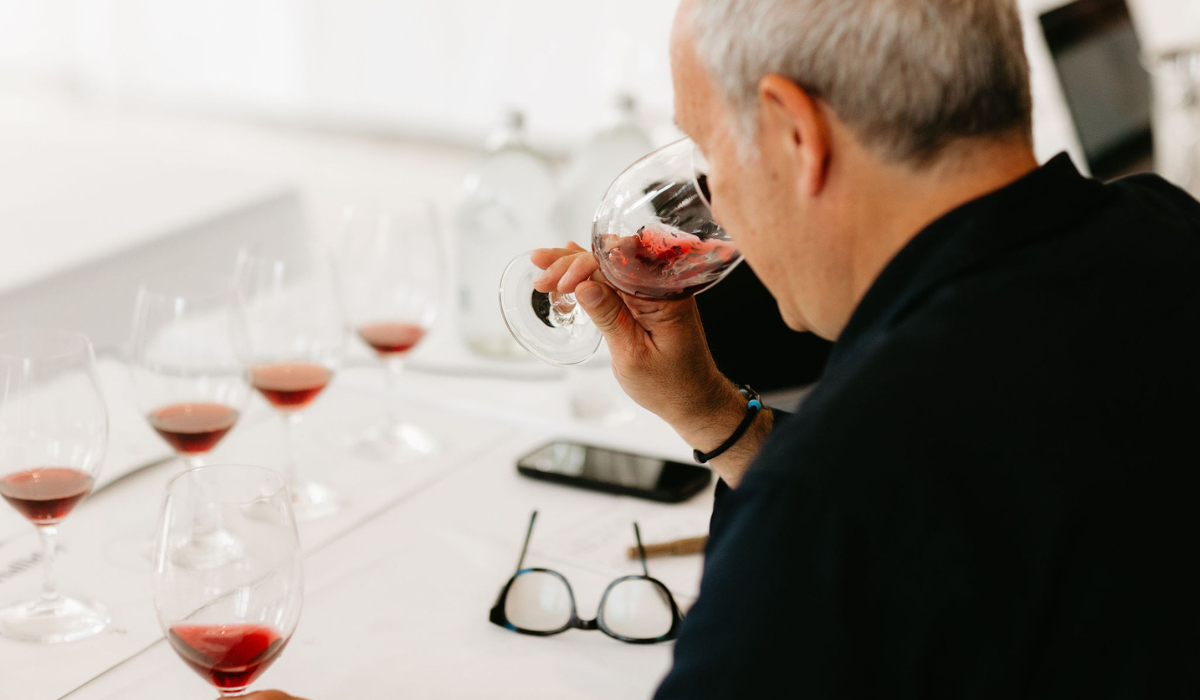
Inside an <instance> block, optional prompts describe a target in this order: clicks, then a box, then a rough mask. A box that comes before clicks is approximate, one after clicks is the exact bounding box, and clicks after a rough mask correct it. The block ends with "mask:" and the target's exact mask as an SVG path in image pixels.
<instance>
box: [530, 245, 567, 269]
mask: <svg viewBox="0 0 1200 700" xmlns="http://www.w3.org/2000/svg"><path fill="white" fill-rule="evenodd" d="M568 255H579V251H578V250H573V249H571V248H538V249H537V250H535V251H533V252H532V253H530V254H529V261H530V262H532V263H533V264H534V265H535V266H536V267H537V268H538V269H541V270H545V269H546V268H548V267H550V266H551V265H553V264H554V263H555V262H557V261H558V260H559V259H561V258H563V257H566V256H568Z"/></svg>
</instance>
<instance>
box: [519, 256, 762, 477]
mask: <svg viewBox="0 0 1200 700" xmlns="http://www.w3.org/2000/svg"><path fill="white" fill-rule="evenodd" d="M531 260H532V261H533V263H534V265H536V266H537V267H539V268H541V269H543V270H545V272H543V273H542V274H541V275H540V276H539V277H538V278H537V280H535V283H534V287H535V288H536V289H537V290H538V291H541V292H552V291H558V292H560V293H564V294H569V293H574V294H575V298H576V299H577V300H578V302H579V304H580V305H581V306H582V307H583V309H584V311H586V312H587V314H588V316H590V317H591V319H592V322H593V323H595V324H596V326H597V327H598V328H599V329H600V331H601V333H603V334H604V338H605V340H607V341H608V348H609V351H610V352H611V353H612V357H613V374H614V375H616V378H617V381H618V382H620V384H621V388H622V389H624V390H625V393H626V394H628V395H629V397H630V398H632V399H633V400H634V401H636V402H637V403H638V404H640V405H641V406H643V407H645V408H646V409H647V410H649V411H651V412H652V413H654V414H656V415H658V416H659V417H661V418H662V419H663V420H665V421H667V423H669V424H670V425H671V427H673V428H674V429H675V430H676V432H678V433H679V435H680V436H681V437H683V439H684V440H686V441H687V442H688V444H690V445H692V447H695V448H697V449H700V450H702V451H709V450H712V449H714V448H716V447H717V446H718V445H720V444H721V443H722V442H723V441H724V440H725V439H726V438H727V437H729V435H730V434H732V433H733V431H734V429H735V428H736V427H737V425H738V423H739V422H741V420H742V417H743V416H744V415H745V413H746V399H745V398H744V397H743V396H742V395H741V393H740V392H738V390H737V387H735V386H734V385H733V384H732V383H731V382H730V381H729V380H728V379H726V378H725V377H724V376H722V375H721V373H720V372H718V371H717V366H716V364H715V363H714V362H713V359H712V354H711V353H709V350H708V341H707V340H705V338H704V328H703V326H702V325H701V323H700V314H699V312H698V311H697V309H696V302H695V300H694V299H686V300H683V301H655V300H648V299H639V298H637V297H634V296H632V295H628V294H624V293H623V292H619V291H617V290H615V289H613V288H612V287H611V286H609V285H608V283H607V280H605V279H604V276H603V274H602V273H601V272H600V270H599V266H598V265H597V264H596V260H595V258H594V257H593V255H592V253H591V252H590V251H586V250H584V249H583V248H581V247H579V246H578V245H575V244H574V243H571V244H569V245H568V247H567V248H553V249H542V250H538V251H535V252H534V254H533V255H532V256H531ZM769 424H770V415H769V412H763V417H761V418H759V419H757V420H756V421H755V426H756V430H752V431H750V432H749V433H748V434H747V435H746V436H745V437H743V438H742V440H740V441H739V443H738V445H737V446H736V447H737V449H733V450H730V452H729V453H727V454H726V456H724V457H723V458H721V459H718V460H715V461H714V463H713V467H714V468H716V469H717V471H718V473H720V474H721V477H722V478H724V479H725V481H726V482H727V483H729V485H730V486H736V485H737V484H738V483H739V482H740V481H741V477H742V474H743V473H744V471H745V469H746V467H748V466H749V463H750V461H751V460H752V459H753V458H754V456H755V454H757V452H758V445H759V443H760V441H761V439H762V437H763V436H765V433H766V431H765V430H763V429H762V428H763V427H764V426H765V427H766V428H767V429H769V427H770V426H769Z"/></svg>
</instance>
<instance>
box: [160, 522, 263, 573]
mask: <svg viewBox="0 0 1200 700" xmlns="http://www.w3.org/2000/svg"><path fill="white" fill-rule="evenodd" d="M245 552H246V546H245V544H243V543H242V541H241V540H239V539H238V538H237V537H235V536H234V535H233V534H232V533H230V532H229V531H228V530H211V531H209V532H203V533H197V534H196V536H195V537H193V538H192V539H191V540H189V541H187V542H185V543H183V545H182V546H180V547H175V548H173V549H172V553H171V561H173V562H175V563H176V564H178V565H179V566H180V567H182V568H185V569H192V570H193V571H204V570H205V569H215V568H217V567H219V566H224V565H226V564H228V563H229V562H231V561H233V560H235V559H237V558H238V557H241V556H242V555H243V554H245Z"/></svg>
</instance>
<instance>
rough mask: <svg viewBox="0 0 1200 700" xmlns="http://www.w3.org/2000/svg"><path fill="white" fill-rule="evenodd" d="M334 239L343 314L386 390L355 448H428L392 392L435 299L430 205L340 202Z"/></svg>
mask: <svg viewBox="0 0 1200 700" xmlns="http://www.w3.org/2000/svg"><path fill="white" fill-rule="evenodd" d="M342 243H343V246H342V258H341V261H342V270H341V275H340V280H341V282H342V298H343V302H344V303H345V305H346V315H347V317H348V318H347V320H348V321H349V323H350V327H351V328H352V329H353V330H354V332H355V333H356V334H357V335H358V337H359V338H360V339H361V340H362V341H363V342H364V343H366V344H367V345H368V346H369V347H370V348H371V349H372V350H374V351H375V354H376V356H378V357H379V359H380V361H381V362H382V363H383V366H384V368H385V369H386V371H387V377H388V388H389V394H390V396H389V401H388V412H387V415H386V416H385V417H384V419H383V420H382V421H381V422H380V423H379V424H377V425H373V426H370V427H368V428H367V430H366V431H365V432H364V433H363V434H362V435H361V436H360V439H359V440H358V441H357V443H358V445H357V446H358V449H359V450H360V451H362V452H364V453H366V454H367V455H369V456H371V457H373V458H376V459H381V460H383V461H388V462H404V461H408V460H410V459H413V458H417V457H422V456H425V455H428V454H430V453H432V452H434V451H435V449H436V444H435V442H434V440H433V438H432V437H431V436H430V435H429V433H428V432H426V431H425V430H422V429H421V428H418V427H417V426H415V425H412V424H410V423H406V422H404V421H403V420H402V419H401V417H400V413H399V404H400V399H399V396H398V393H399V381H400V376H401V373H402V372H403V370H404V360H405V358H406V357H407V356H408V353H409V352H411V351H412V349H413V348H414V347H415V346H416V345H417V344H418V343H420V342H421V339H422V338H424V337H425V334H426V333H427V332H428V331H429V329H430V327H431V326H432V325H433V323H434V321H435V320H436V319H437V317H438V312H439V310H440V307H441V288H442V287H441V285H442V270H443V266H444V263H443V260H442V252H441V246H440V238H439V236H438V231H437V220H436V217H435V216H434V211H433V209H432V207H424V208H416V209H413V210H410V211H405V212H401V213H396V212H392V211H389V210H388V209H386V208H383V207H351V208H347V210H346V216H345V220H344V225H343V241H342Z"/></svg>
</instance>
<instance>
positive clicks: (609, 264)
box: [600, 225, 737, 300]
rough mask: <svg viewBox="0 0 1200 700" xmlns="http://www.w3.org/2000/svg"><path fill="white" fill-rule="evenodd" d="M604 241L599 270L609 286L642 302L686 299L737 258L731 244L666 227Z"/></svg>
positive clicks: (649, 228) (645, 228)
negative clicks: (611, 284)
mask: <svg viewBox="0 0 1200 700" xmlns="http://www.w3.org/2000/svg"><path fill="white" fill-rule="evenodd" d="M608 239H609V240H606V241H605V242H606V246H605V249H604V251H603V253H602V255H603V259H602V260H601V261H600V262H602V263H606V264H604V265H602V267H603V269H604V274H605V275H606V276H607V277H608V279H609V281H611V282H612V283H613V285H614V286H616V287H617V288H618V289H620V290H621V291H623V292H626V293H629V294H633V295H635V296H638V297H642V298H644V299H668V300H678V299H686V298H687V297H690V296H692V295H693V294H695V293H696V292H697V291H699V290H702V289H704V288H706V287H708V286H709V285H711V284H712V283H713V282H714V281H715V280H717V279H720V277H721V275H722V274H723V273H724V272H725V270H727V269H728V267H729V264H730V262H731V261H733V260H734V259H735V258H736V257H737V248H735V247H734V245H733V243H732V242H731V241H726V240H721V239H719V238H710V239H708V240H701V239H700V238H699V237H698V236H695V235H693V234H691V233H686V232H684V231H679V230H676V229H671V228H669V227H667V226H665V225H663V226H657V227H650V226H646V227H643V228H641V229H639V230H638V232H637V233H636V234H634V235H632V236H626V237H617V236H611V237H608Z"/></svg>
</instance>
